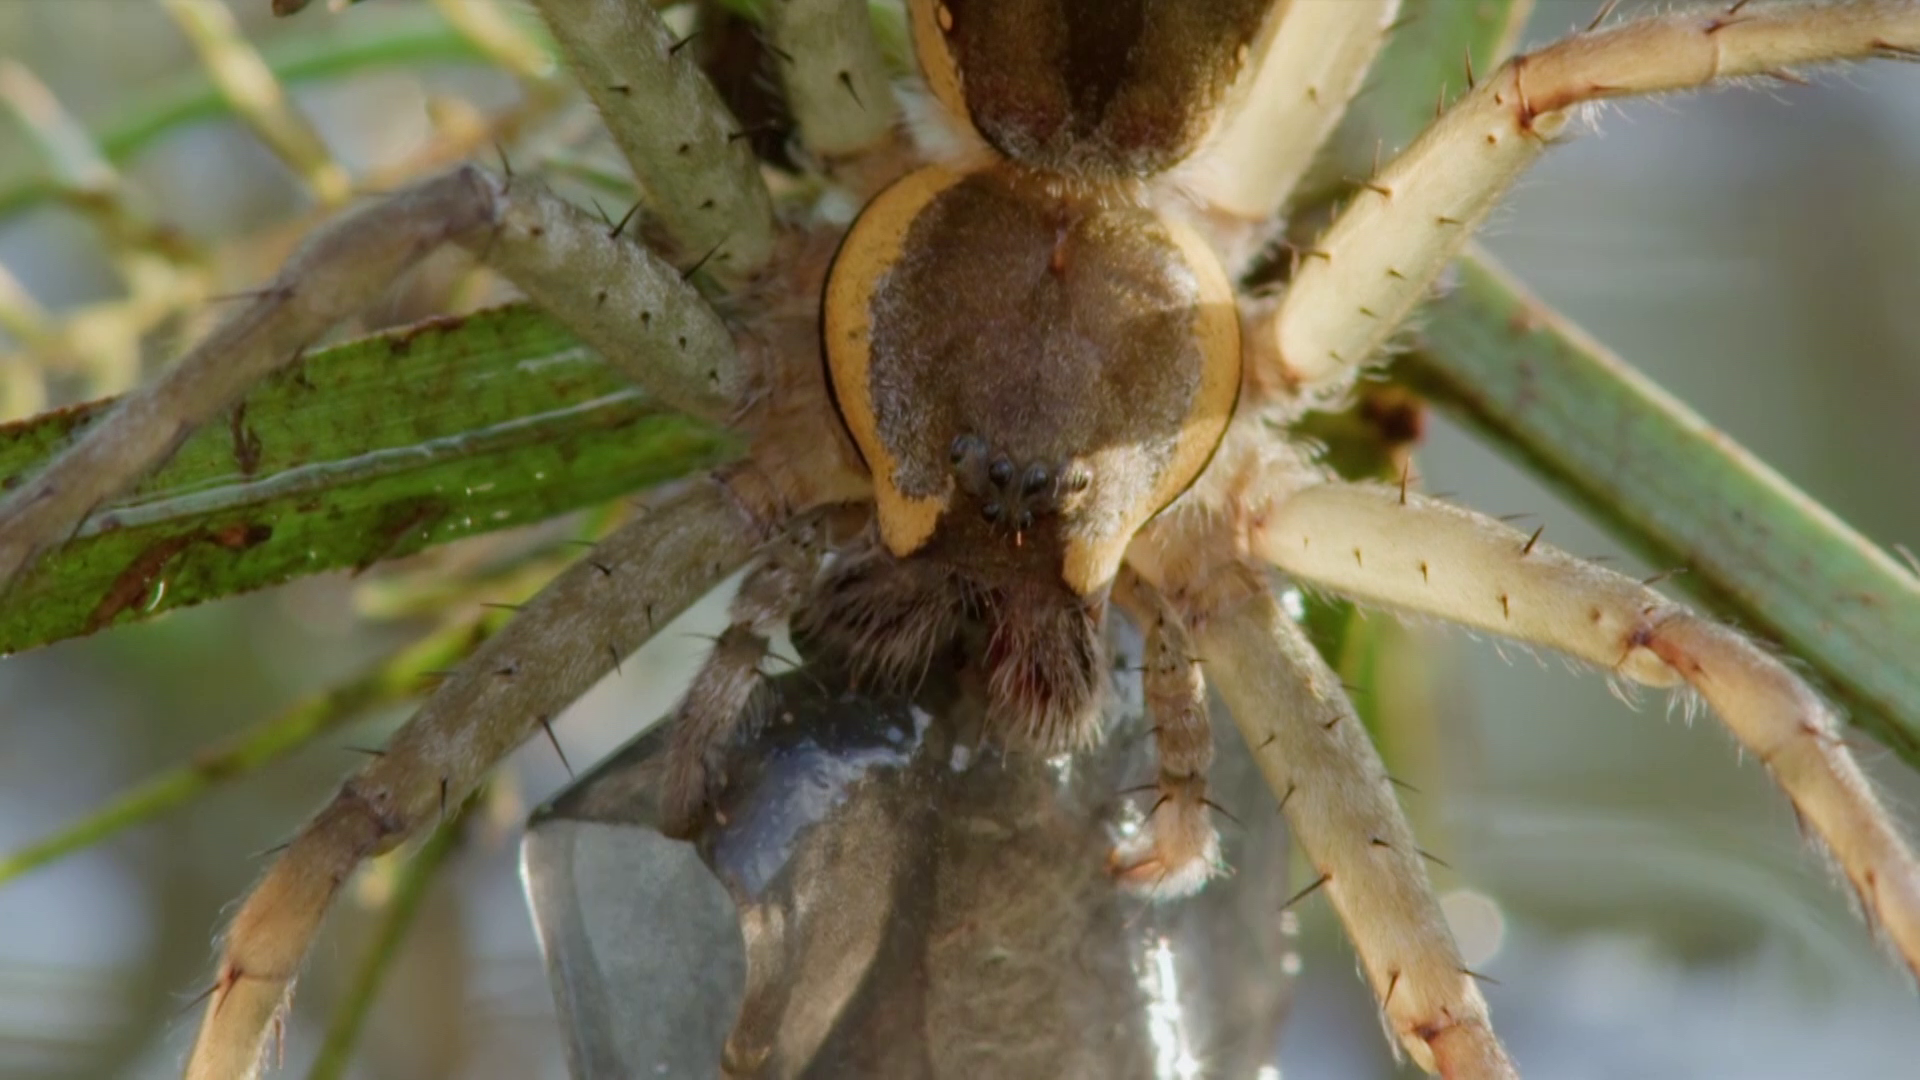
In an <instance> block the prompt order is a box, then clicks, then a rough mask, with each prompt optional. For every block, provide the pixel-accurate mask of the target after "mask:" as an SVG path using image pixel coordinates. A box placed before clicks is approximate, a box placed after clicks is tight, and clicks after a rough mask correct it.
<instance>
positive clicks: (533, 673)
mask: <svg viewBox="0 0 1920 1080" xmlns="http://www.w3.org/2000/svg"><path fill="white" fill-rule="evenodd" d="M768 524H769V523H768V522H767V521H765V520H764V519H762V518H760V517H759V516H757V515H755V514H752V513H750V512H748V511H746V510H745V509H744V508H743V507H742V505H741V503H740V502H739V500H738V499H737V498H736V497H735V495H734V494H733V492H732V491H731V490H730V489H729V488H728V487H727V486H726V484H725V483H724V482H716V481H713V480H706V481H701V482H699V483H697V484H695V485H694V486H693V487H692V488H690V489H689V490H687V491H685V492H684V493H682V494H680V495H679V496H677V497H675V498H673V499H671V500H670V501H667V502H665V503H664V504H662V505H659V506H656V507H653V508H650V509H649V510H648V511H647V512H645V513H644V514H643V515H642V516H641V517H640V518H639V519H638V520H636V521H634V522H633V523H631V524H629V525H626V526H625V527H623V528H621V529H620V530H619V531H617V532H615V533H614V534H613V535H612V536H609V537H608V538H607V539H606V540H604V541H602V542H601V543H600V544H598V545H597V546H596V547H595V548H594V549H593V551H592V553H591V554H589V555H588V556H587V557H586V558H584V559H582V560H580V561H579V562H577V563H575V564H574V565H573V566H572V567H571V568H569V569H568V570H566V571H565V572H564V573H562V574H561V575H560V576H559V577H558V578H556V579H554V581H553V582H552V583H551V584H550V585H548V586H547V587H546V588H545V589H543V590H541V592H540V593H539V594H538V595H536V596H535V597H534V598H533V599H532V600H531V601H529V602H528V603H527V604H526V606H525V607H524V608H522V609H521V611H520V613H519V615H518V616H517V617H516V618H515V619H514V620H513V621H512V622H510V623H509V624H508V625H507V626H506V627H504V628H502V630H501V631H500V632H499V633H498V634H497V635H495V636H494V637H493V638H491V639H490V640H489V641H488V642H487V643H486V644H485V645H483V646H481V648H480V649H479V650H478V651H477V652H475V653H474V655H473V656H472V657H471V658H469V659H468V660H467V661H466V662H465V663H463V664H462V665H461V666H460V667H459V668H458V669H457V670H456V671H455V672H454V673H453V674H452V675H451V676H449V677H448V678H447V679H446V680H445V681H444V682H442V683H441V684H440V685H439V687H438V688H437V689H436V690H435V691H434V693H433V694H432V696H431V697H429V698H428V699H427V701H426V703H425V704H423V705H422V706H421V708H420V710H419V711H418V712H416V713H415V714H414V715H413V717H412V718H411V719H410V720H408V721H407V723H406V724H405V725H404V726H402V727H401V728H400V730H399V731H397V732H396V733H395V734H394V736H393V738H392V740H391V741H390V742H389V743H388V744H387V747H386V751H385V752H384V753H383V754H382V755H380V756H378V757H375V758H373V759H371V760H370V761H369V762H368V763H367V765H366V766H365V767H364V768H362V769H361V770H360V771H359V772H358V773H357V774H355V775H354V776H353V777H352V778H351V779H349V780H348V781H347V782H346V783H345V785H343V786H342V787H341V789H340V792H339V794H338V795H336V796H335V797H334V799H333V801H332V802H330V803H328V804H327V806H326V807H325V808H323V809H322V810H321V811H320V813H319V814H318V815H316V816H315V817H314V818H313V819H312V820H311V821H309V822H308V823H307V824H306V826H305V827H304V828H302V829H301V831H300V833H299V834H298V835H297V836H295V837H294V840H293V842H292V844H290V845H289V846H288V847H287V849H286V850H285V851H284V852H282V853H281V855H280V856H279V857H278V858H277V859H275V860H274V863H273V865H272V866H271V867H270V868H269V869H268V870H267V873H266V875H265V876H264V877H263V878H261V880H260V882H259V884H257V885H256V886H254V889H253V891H252V892H251V893H250V894H248V896H247V898H246V900H245V901H244V902H243V903H242V905H241V907H240V910H239V912H238V914H236V915H235V916H234V919H233V922H232V924H231V925H230V926H229V927H228V929H227V932H226V935H225V939H224V941H223V943H222V947H221V955H220V960H219V967H218V974H217V976H216V979H215V983H214V987H213V990H212V991H211V993H210V995H209V998H208V1001H207V1005H206V1012H205V1014H204V1016H203V1018H202V1021H201V1025H200V1032H199V1036H198V1038H197V1039H196V1041H195V1044H194V1048H193V1051H192V1054H191V1056H190V1057H189V1058H188V1062H187V1071H186V1075H187V1077H188V1080H230V1078H232V1077H236V1076H250V1075H253V1069H254V1066H255V1065H256V1063H257V1062H258V1060H259V1057H260V1055H261V1052H262V1049H263V1045H264V1042H265V1039H266V1035H267V1032H268V1030H269V1028H270V1027H271V1026H272V1022H273V1020H274V1018H275V1017H276V1016H277V1015H278V1013H279V1011H280V1009H281V1008H282V1007H283V1006H284V1005H285V1003H286V1000H287V996H288V993H289V991H290V988H291V985H292V982H293V978H294V975H295V973H296V972H297V971H298V969H299V966H300V963H301V961H302V959H303V958H304V957H305V955H306V952H307V947H308V944H309V943H310V942H311V941H312V939H313V936H314V933H315V932H316V930H317V929H318V928H319V925H320V920H321V917H322V916H323V915H324V914H325V913H326V910H327V907H328V905H329V904H330V903H331V902H332V899H333V896H334V894H335V893H336V892H337V891H339V889H340V887H341V886H342V885H343V884H344V883H345V882H346V881H347V879H348V878H349V877H350V876H351V875H352V873H353V871H354V869H355V868H356V867H357V866H358V865H359V864H360V862H361V861H362V860H364V859H366V858H368V857H369V856H372V855H377V854H379V853H381V852H384V851H387V850H390V849H392V848H394V847H395V846H397V845H399V844H400V843H402V842H404V841H405V840H406V839H407V838H408V837H409V836H412V835H414V834H415V833H417V832H419V831H420V830H421V829H422V828H424V827H428V826H431V825H432V824H433V823H434V822H435V821H436V820H438V819H439V818H440V817H441V816H442V815H444V814H445V813H446V812H447V811H448V809H449V808H452V807H458V806H459V805H460V802H461V800H462V799H464V798H465V797H466V796H467V793H468V792H470V791H471V790H472V789H473V787H474V785H475V784H477V783H478V782H479V781H480V779H481V778H482V777H483V776H485V775H486V773H487V771H488V770H490V769H491V768H492V767H493V765H494V764H495V763H496V762H498V761H499V760H500V759H501V758H502V757H504V756H506V754H507V752H508V751H510V750H512V749H513V748H514V747H515V746H518V745H519V744H520V743H521V742H522V741H524V740H525V739H526V738H527V737H528V735H530V734H532V733H533V732H535V731H538V730H539V729H540V728H541V726H542V725H544V724H546V723H548V722H549V720H550V718H552V717H554V716H557V715H558V714H559V713H560V711H561V710H563V709H564V708H566V707H567V705H569V704H570V703H572V702H573V700H574V699H575V698H577V697H579V696H580V695H581V694H583V693H585V692H586V691H587V690H588V689H589V688H590V687H592V686H593V684H594V683H596V682H598V681H599V680H600V678H601V677H602V676H604V675H606V674H607V672H608V671H610V670H611V669H612V667H613V664H614V662H615V659H614V658H615V657H618V656H624V655H626V654H628V653H630V652H632V651H633V650H634V649H636V648H638V647H639V646H640V645H641V644H643V643H644V642H646V641H647V639H648V638H650V637H652V636H653V633H654V631H655V630H657V629H658V628H659V627H660V626H662V625H664V624H666V623H667V622H668V621H670V620H671V619H672V618H673V617H674V616H675V615H676V614H678V613H679V612H680V611H682V610H684V609H685V608H686V607H687V606H688V605H689V604H691V603H692V602H693V601H695V600H697V599H699V597H700V596H702V595H703V594H705V593H706V592H707V591H708V590H710V589H711V588H712V587H713V586H714V585H715V584H717V583H718V582H719V581H720V580H721V579H722V578H724V577H725V576H726V575H727V574H729V573H731V572H732V571H733V570H735V569H736V568H737V567H739V566H740V565H741V564H742V563H744V562H745V561H746V560H747V558H748V557H749V556H750V555H751V553H752V551H753V548H754V545H755V541H756V539H757V538H758V537H761V536H764V535H765V530H766V527H767V525H768Z"/></svg>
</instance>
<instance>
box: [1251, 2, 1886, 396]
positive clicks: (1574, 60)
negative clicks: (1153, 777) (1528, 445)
mask: <svg viewBox="0 0 1920 1080" xmlns="http://www.w3.org/2000/svg"><path fill="white" fill-rule="evenodd" d="M1916 54H1920V3H1915V2H1913V0H1863V2H1856V3H1848V4H1795V5H1778V6H1762V5H1758V4H1755V5H1752V6H1747V5H1745V4H1734V5H1733V6H1732V9H1728V8H1726V7H1716V8H1714V9H1711V10H1709V11H1705V12H1700V11H1696V12H1689V13H1685V14H1677V15H1665V16H1659V17H1652V18H1646V19H1640V20H1636V21H1631V22H1627V23H1623V24H1621V25H1618V26H1614V27H1610V28H1608V29H1605V30H1597V31H1593V32H1590V33H1583V34H1577V35H1575V36H1573V37H1570V38H1567V39H1565V40H1563V41H1560V42H1558V43H1556V44H1553V45H1549V46H1547V47H1546V48H1544V49H1541V50H1539V51H1537V52H1532V53H1526V54H1523V55H1520V56H1516V57H1514V58H1512V59H1510V60H1508V61H1507V62H1506V63H1505V64H1504V65H1502V66H1501V67H1500V68H1499V69H1498V70H1497V71H1495V72H1493V73H1492V74H1491V75H1489V76H1487V77H1486V78H1485V80H1484V81H1482V82H1480V84H1479V86H1478V87H1477V88H1476V89H1474V90H1473V91H1472V92H1471V93H1469V94H1467V95H1466V96H1465V97H1463V98H1461V99H1460V100H1459V101H1458V102H1456V103H1455V104H1454V106H1453V107H1452V108H1450V109H1448V110H1447V112H1446V114H1445V115H1444V116H1442V117H1441V118H1440V119H1439V120H1438V121H1436V122H1435V123H1434V124H1433V126H1431V127H1429V128H1428V129H1427V130H1426V132H1425V133H1423V134H1422V135H1421V136H1420V138H1418V139H1417V140H1415V141H1414V143H1413V145H1411V146H1409V147H1407V149H1406V150H1404V151H1403V152H1402V153H1401V154H1400V155H1399V156H1398V157H1397V158H1395V159H1394V160H1393V162H1392V163H1391V164H1389V165H1388V166H1386V167H1385V168H1384V169H1382V170H1381V171H1380V173H1379V174H1378V175H1377V176H1375V177H1374V178H1373V179H1372V181H1370V182H1369V183H1368V184H1367V185H1366V187H1365V188H1363V189H1362V190H1361V191H1360V192H1359V193H1358V194H1357V195H1356V196H1355V197H1354V201H1353V203H1352V204H1351V205H1350V206H1348V207H1347V209H1346V211H1345V212H1344V213H1342V214H1341V215H1340V217H1339V218H1338V219H1337V220H1335V222H1334V223H1333V225H1332V227H1331V228H1329V229H1328V230H1327V232H1326V234H1325V235H1324V236H1322V237H1321V238H1320V241H1319V242H1318V243H1317V244H1315V245H1314V246H1313V248H1312V249H1311V250H1309V251H1307V252H1306V253H1305V258H1304V259H1303V262H1302V264H1301V267H1300V271H1299V273H1298V274H1297V275H1296V276H1295V277H1294V279H1293V282H1292V283H1291V285H1289V287H1288V289H1287V292H1286V294H1285V295H1284V296H1283V297H1282V298H1281V300H1280V302H1279V305H1278V306H1277V307H1276V308H1274V309H1273V310H1272V311H1270V312H1269V313H1267V314H1266V315H1264V316H1262V317H1260V318H1258V319H1257V320H1256V321H1255V324H1254V325H1253V326H1252V328H1251V330H1250V332H1249V335H1248V346H1249V359H1248V369H1249V376H1250V380H1251V383H1252V385H1253V386H1255V387H1256V388H1257V389H1259V390H1262V391H1264V392H1265V393H1267V394H1269V395H1284V394H1288V393H1302V394H1305V395H1307V396H1309V397H1310V398H1313V399H1315V400H1327V399H1330V398H1337V397H1338V396H1339V395H1340V394H1341V393H1343V392H1344V391H1345V389H1346V388H1347V387H1348V386H1349V385H1351V383H1352V381H1353V379H1354V378H1355V377H1357V375H1358V374H1359V372H1360V370H1361V368H1362V366H1363V365H1365V364H1366V363H1367V362H1369V361H1370V360H1372V359H1373V358H1374V357H1376V356H1377V355H1378V354H1379V352H1380V350H1381V347H1382V346H1383V345H1384V344H1385V343H1386V341H1387V339H1388V337H1389V336H1390V335H1392V334H1393V332H1394V331H1395V330H1396V329H1397V328H1398V327H1399V326H1400V324H1401V323H1402V322H1403V321H1405V319H1406V317H1407V315H1408V314H1409V313H1410V312H1411V311H1412V310H1413V308H1414V306H1415V305H1416V304H1418V303H1419V302H1420V300H1421V299H1422V298H1424V297H1425V296H1426V295H1427V290H1428V289H1429V288H1430V287H1431V286H1432V285H1433V282H1434V279H1435V278H1437V277H1438V276H1439V274H1440V271H1441V270H1442V269H1444V268H1445V266H1446V264H1447V263H1448V262H1449V261H1451V260H1452V258H1453V257H1454V255H1455V254H1457V253H1458V252H1459V250H1460V249H1461V247H1462V246H1463V245H1464V244H1465V243H1466V241H1467V238H1468V236H1469V235H1470V234H1471V233H1472V232H1473V230H1474V228H1475V227H1476V226H1477V225H1478V224H1479V223H1480V221H1481V220H1482V219H1483V218H1485V217H1486V215H1487V213H1488V211H1490V210H1491V209H1492V208H1493V206H1494V205H1495V204H1496V203H1498V202H1499V200H1500V198H1501V197H1502V196H1503V195H1504V194H1505V192H1506V190H1507V188H1508V187H1509V186H1510V185H1512V183H1513V182H1514V180H1515V179H1516V178H1517V177H1518V176H1519V175H1520V173H1521V172H1522V171H1523V170H1525V169H1526V167H1527V166H1528V165H1530V164H1532V163H1533V161H1534V160H1535V159H1536V158H1538V157H1539V156H1540V154H1541V153H1543V152H1544V151H1545V150H1546V149H1547V147H1548V146H1550V145H1551V144H1552V140H1553V138H1554V137H1555V136H1558V135H1560V134H1562V133H1563V132H1565V130H1566V129H1567V127H1568V124H1569V122H1570V121H1571V120H1572V118H1573V116H1574V113H1575V111H1576V107H1577V106H1580V105H1582V104H1586V103H1588V102H1594V101H1600V100H1604V99H1607V98H1614V97H1623V96H1627V95H1634V94H1652V93H1659V92H1662V91H1671V90H1684V89H1688V88H1692V87H1697V86H1702V85H1705V84H1707V83H1709V82H1713V81H1715V80H1719V79H1726V78H1732V77H1737V76H1741V75H1770V74H1778V73H1780V72H1781V71H1782V70H1783V69H1785V68H1787V67H1789V66H1792V65H1798V64H1811V63H1819V62H1823V61H1832V60H1841V59H1847V58H1857V57H1870V56H1905V57H1911V56H1914V55H1916Z"/></svg>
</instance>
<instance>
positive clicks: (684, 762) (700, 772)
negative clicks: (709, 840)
mask: <svg viewBox="0 0 1920 1080" xmlns="http://www.w3.org/2000/svg"><path fill="white" fill-rule="evenodd" d="M820 528H821V523H820V522H818V521H809V520H803V521H797V522H795V523H794V525H793V527H792V528H790V529H788V530H787V532H786V533H785V535H783V536H781V537H780V538H779V539H777V540H775V541H774V542H773V544H771V545H770V546H769V549H768V550H767V551H766V553H765V554H764V556H763V558H762V561H761V563H760V565H758V566H756V567H754V569H753V571H752V572H751V573H749V574H748V575H747V577H746V580H744V581H742V582H741V583H740V591H739V592H738V593H735V594H734V597H733V603H732V605H731V607H730V608H729V609H728V612H729V614H730V615H731V616H732V622H731V623H730V624H729V625H728V626H727V628H726V629H725V630H723V631H721V633H720V640H719V641H718V642H717V643H716V644H715V645H714V649H713V651H712V652H711V653H708V654H707V659H706V662H705V663H704V664H702V665H701V667H700V670H699V672H698V673H696V674H695V675H694V677H693V682H692V684H691V685H690V686H688V688H687V694H686V696H685V697H684V698H682V699H681V701H680V705H679V708H678V709H676V710H675V712H674V718H673V736H672V739H671V740H670V742H669V743H668V749H667V780H666V786H665V789H664V792H663V794H662V795H661V800H660V801H661V813H662V820H663V822H664V831H665V832H666V833H667V834H668V835H670V836H685V835H688V834H690V833H691V832H692V831H693V828H694V826H695V824H696V823H697V822H698V820H699V819H700V817H701V816H702V814H704V813H705V811H706V808H707V806H708V803H709V800H710V799H711V798H712V797H713V796H714V795H716V794H718V793H719V790H720V788H721V787H722V786H723V785H724V784H725V782H726V778H725V777H724V776H723V775H721V773H720V765H721V762H722V760H723V759H724V758H725V756H726V751H727V750H728V749H729V748H730V747H731V746H732V745H733V743H734V741H735V740H736V739H737V738H738V737H739V735H740V733H741V728H742V726H743V725H752V724H754V722H755V720H756V717H755V716H754V715H753V708H754V706H753V695H754V692H755V691H756V690H758V689H759V687H760V683H761V680H762V678H764V676H765V674H766V673H765V671H764V670H763V669H762V666H761V665H762V664H764V663H765V662H766V660H767V658H768V651H769V649H770V647H771V646H770V643H769V642H768V640H767V635H768V634H770V633H772V632H773V629H774V627H775V626H777V625H778V624H779V623H780V622H781V621H782V620H784V619H786V618H787V617H788V616H790V615H792V614H793V612H794V611H795V610H797V609H798V608H799V606H800V603H801V601H803V600H805V599H806V597H807V593H808V590H809V589H810V588H811V586H812V585H813V579H814V578H815V576H817V575H818V574H819V572H820V563H821V559H822V557H823V556H824V555H825V548H824V545H823V544H822V543H821V536H820V535H819V530H820Z"/></svg>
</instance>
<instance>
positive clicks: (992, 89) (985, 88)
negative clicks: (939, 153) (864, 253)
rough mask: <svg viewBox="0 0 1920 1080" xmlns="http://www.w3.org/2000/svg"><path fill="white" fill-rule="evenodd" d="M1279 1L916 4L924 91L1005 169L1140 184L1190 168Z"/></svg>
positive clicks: (966, 0)
mask: <svg viewBox="0 0 1920 1080" xmlns="http://www.w3.org/2000/svg"><path fill="white" fill-rule="evenodd" d="M1274 6H1275V5H1274V4H1272V3H1271V0H1209V2H1208V3H1204V4H1168V3H1156V2H1154V0H915V2H914V4H913V15H914V24H913V30H914V47H915V51H916V52H917V54H918V55H919V58H920V64H921V68H922V70H923V71H924V72H925V74H926V77H927V84H928V86H929V87H930V88H931V89H932V91H933V93H934V94H935V96H937V97H938V98H939V99H940V101H941V103H942V104H943V105H945V107H946V110H947V112H948V113H949V114H951V115H952V116H954V117H955V118H957V119H962V120H963V121H964V122H965V123H967V124H968V125H969V126H971V127H972V128H973V130H974V131H975V132H976V133H977V134H978V135H979V136H980V138H981V139H982V140H984V141H985V142H986V143H987V144H988V145H990V146H992V147H993V148H994V149H995V150H997V151H998V152H999V153H1001V154H1003V155H1005V156H1006V157H1007V158H1008V159H1010V160H1013V161H1018V162H1022V163H1025V164H1029V165H1037V166H1042V167H1047V168H1058V169H1072V170H1074V171H1077V172H1082V173H1105V174H1120V175H1133V176H1141V175H1146V174H1149V173H1155V172H1160V171H1162V170H1164V169H1166V168H1169V167H1170V166H1172V165H1173V164H1175V163H1177V162H1178V161H1180V160H1181V159H1183V158H1185V157H1186V156H1187V155H1188V154H1189V153H1191V152H1192V151H1193V149H1194V148H1195V147H1196V146H1197V145H1198V144H1199V143H1200V141H1201V140H1202V139H1203V138H1204V137H1205V135H1206V133H1207V131H1208V130H1209V128H1210V126H1211V124H1212V122H1213V119H1214V116H1215V115H1216V113H1217V111H1218V109H1219V107H1220V105H1221V104H1222V102H1223V101H1224V100H1225V99H1226V97H1227V95H1228V92H1229V90H1230V88H1231V87H1232V85H1233V83H1234V80H1235V79H1236V78H1237V77H1238V75H1239V74H1240V71H1241V69H1242V68H1243V67H1245V66H1246V58H1247V57H1248V55H1249V52H1250V50H1251V49H1252V47H1253V46H1254V45H1255V38H1256V37H1257V36H1258V35H1259V33H1260V30H1261V27H1262V25H1263V21H1264V20H1265V19H1266V17H1267V16H1268V14H1269V12H1270V11H1271V9H1272V8H1273V7H1274Z"/></svg>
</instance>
